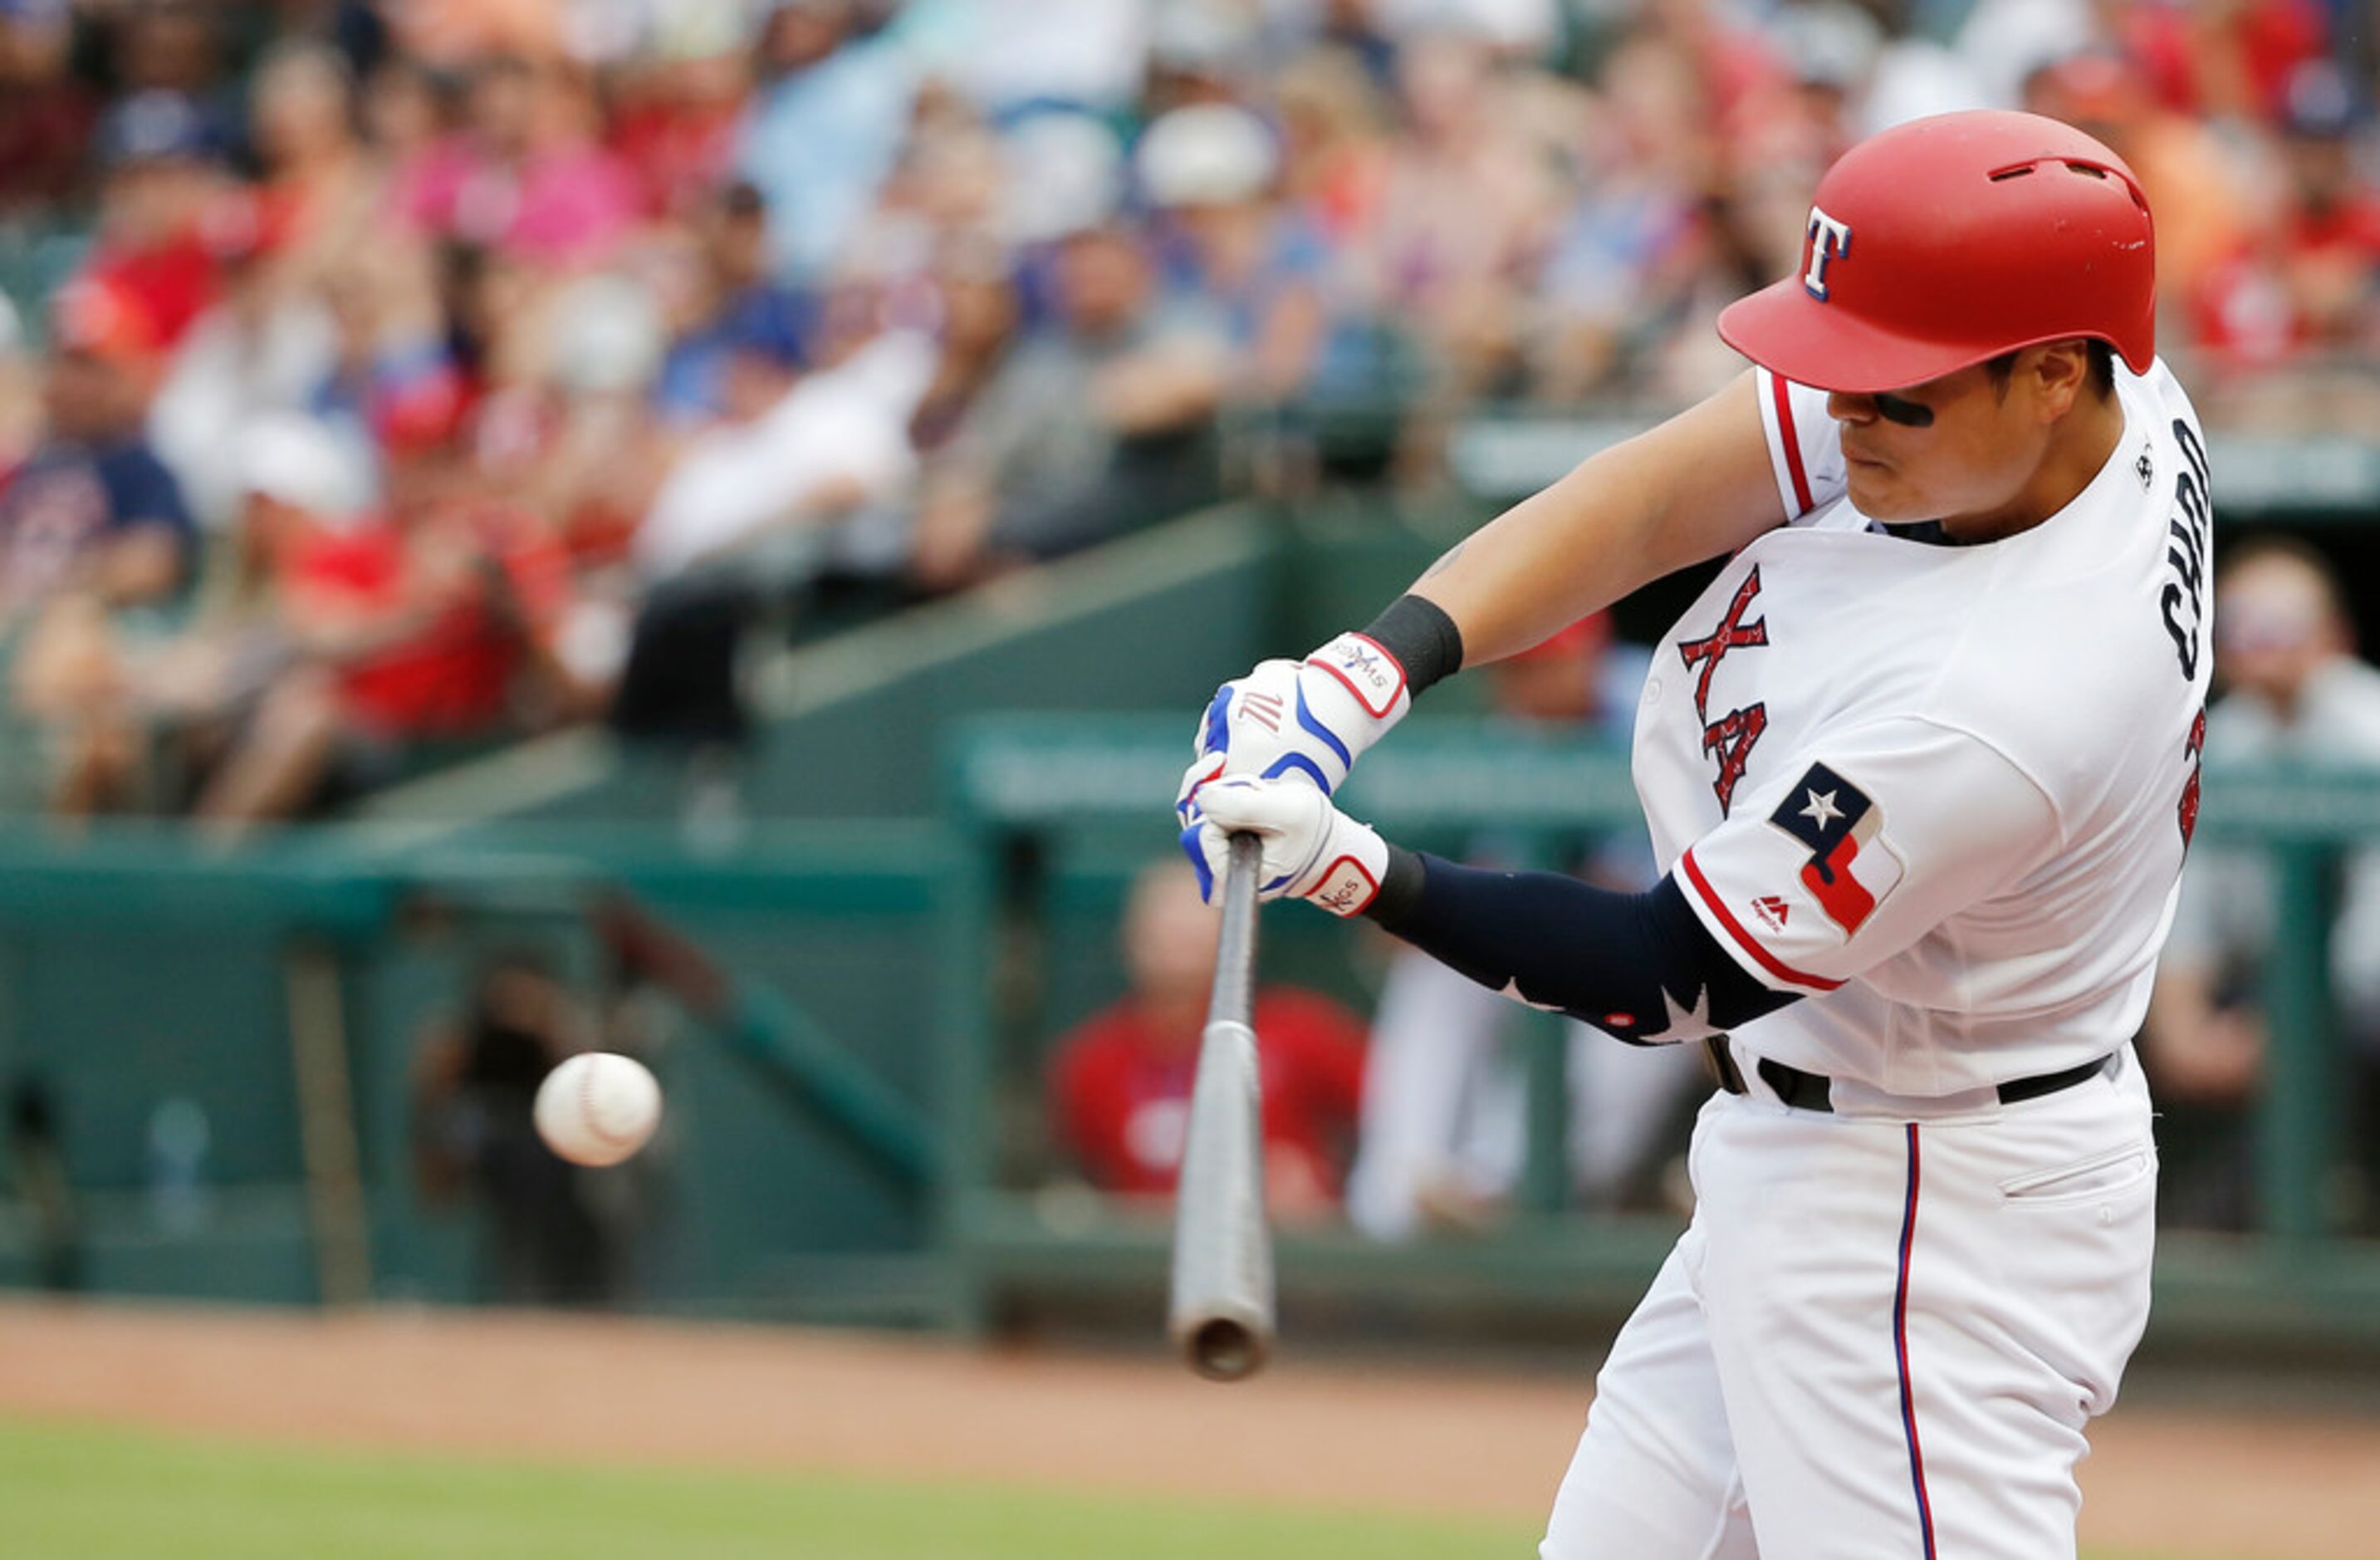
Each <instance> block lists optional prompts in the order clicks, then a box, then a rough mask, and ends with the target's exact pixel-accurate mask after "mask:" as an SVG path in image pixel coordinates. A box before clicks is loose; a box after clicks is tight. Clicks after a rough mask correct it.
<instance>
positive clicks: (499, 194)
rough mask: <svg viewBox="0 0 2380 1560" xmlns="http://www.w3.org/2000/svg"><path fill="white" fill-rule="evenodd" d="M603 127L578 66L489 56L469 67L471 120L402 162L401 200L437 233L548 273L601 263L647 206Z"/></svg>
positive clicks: (414, 218) (412, 218)
mask: <svg viewBox="0 0 2380 1560" xmlns="http://www.w3.org/2000/svg"><path fill="white" fill-rule="evenodd" d="M598 128H599V121H598V119H597V110H596V104H595V100H594V97H593V93H592V90H591V88H590V87H589V84H588V83H587V82H586V80H585V79H582V78H581V77H580V76H579V75H578V74H577V73H576V72H575V71H573V70H571V69H569V68H568V67H564V66H561V65H553V64H546V65H540V64H534V63H532V62H530V61H528V60H526V59H522V58H519V57H516V56H509V55H497V56H494V57H492V58H490V59H487V60H484V61H482V62H481V63H480V65H479V66H477V67H475V68H474V69H473V71H472V73H471V78H470V84H469V86H468V94H467V100H466V108H465V117H464V128H463V129H462V131H461V132H460V133H458V134H455V135H452V136H448V137H445V138H443V139H442V140H438V141H436V142H434V143H433V144H432V145H431V147H429V148H428V149H427V150H426V151H424V152H420V153H418V154H417V155H416V156H415V157H414V158H413V159H412V160H411V161H410V162H409V163H408V165H407V166H406V167H405V168H404V169H403V170H401V172H400V176H399V179H398V184H397V189H396V195H395V199H396V201H397V207H398V209H399V210H400V211H402V212H403V213H405V216H406V217H407V220H408V221H409V222H410V223H412V224H413V225H414V226H415V227H417V228H418V229H419V230H420V231H422V232H424V233H426V234H428V235H431V237H433V238H447V239H455V240H459V241H461V242H464V243H468V244H474V245H478V246H480V247H482V248H486V249H489V250H494V251H496V252H498V253H500V254H503V255H504V256H506V257H507V258H511V259H516V260H518V261H521V262H525V263H527V264H528V265H530V266H533V267H536V268H539V269H543V270H552V269H561V268H566V267H571V266H578V265H586V264H591V263H594V262H599V261H601V260H602V259H604V258H606V257H607V256H608V255H609V254H610V252H611V251H612V250H613V248H614V247H615V246H617V245H618V244H619V243H620V242H621V240H622V239H623V238H625V236H626V235H627V232H628V230H629V228H630V226H631V225H633V224H634V222H635V221H636V219H637V215H638V213H639V211H640V209H641V207H640V195H639V191H638V189H637V180H636V177H635V175H634V174H633V173H632V172H631V171H630V170H629V169H628V168H627V167H626V166H625V165H623V164H622V163H621V162H620V161H619V160H618V159H617V158H615V157H613V155H612V154H611V153H610V152H607V151H605V150H604V149H603V147H602V145H601V142H600V141H598V140H596V132H597V130H598Z"/></svg>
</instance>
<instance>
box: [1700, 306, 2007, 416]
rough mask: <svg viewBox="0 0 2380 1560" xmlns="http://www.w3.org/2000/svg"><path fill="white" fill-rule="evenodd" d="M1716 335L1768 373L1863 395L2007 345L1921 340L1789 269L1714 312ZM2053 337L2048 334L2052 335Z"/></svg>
mask: <svg viewBox="0 0 2380 1560" xmlns="http://www.w3.org/2000/svg"><path fill="white" fill-rule="evenodd" d="M1718 335H1719V339H1720V340H1721V341H1724V342H1726V343H1727V344H1728V345H1729V346H1730V347H1734V348H1735V349H1736V350H1737V351H1739V352H1741V353H1743V355H1744V356H1745V357H1747V358H1749V359H1751V360H1753V361H1754V362H1755V363H1758V364H1759V365H1760V366H1761V367H1762V368H1765V369H1767V371H1768V372H1771V373H1773V374H1776V375H1778V376H1779V378H1782V379H1789V380H1791V381H1792V382H1793V383H1794V384H1806V385H1808V386H1809V387H1810V388H1812V389H1813V390H1840V391H1843V392H1845V393H1847V394H1851V395H1868V394H1872V393H1874V392H1876V391H1878V390H1900V389H1905V388H1907V387H1908V386H1910V385H1913V384H1925V382H1926V381H1927V380H1929V379H1939V378H1941V377H1942V376H1943V375H1944V374H1946V373H1956V372H1958V371H1959V370H1961V369H1963V368H1966V367H1968V366H1970V365H1971V364H1974V363H1980V362H1982V361H1984V360H1985V359H1987V358H1992V357H1996V356H1998V354H1999V353H2000V352H2003V351H2005V350H2007V348H2006V347H2001V346H1994V345H1990V344H1983V343H1974V342H1965V343H1951V342H1945V341H1939V340H1921V339H1919V338H1917V337H1914V336H1907V335H1900V334H1899V333H1897V332H1894V331H1889V330H1886V329H1885V328H1883V327H1882V326H1880V325H1877V324H1876V323H1873V322H1871V321H1868V320H1864V319H1862V318H1861V317H1860V316H1859V315H1857V314H1854V313H1852V312H1851V311H1848V310H1844V309H1836V308H1830V307H1828V305H1827V304H1826V303H1824V302H1821V301H1820V300H1819V299H1815V298H1813V297H1811V296H1810V291H1809V289H1808V288H1807V287H1805V286H1803V285H1802V278H1800V277H1799V276H1788V277H1787V278H1785V280H1783V281H1781V282H1776V283H1772V284H1770V285H1769V286H1765V287H1763V288H1761V289H1760V290H1759V291H1758V292H1756V293H1753V294H1751V295H1750V296H1749V297H1746V298H1741V299H1737V300H1736V301H1735V302H1733V303H1730V304H1729V305H1728V306H1727V307H1726V308H1725V309H1723V310H1721V311H1719V316H1718ZM2053 339H2054V338H2053Z"/></svg>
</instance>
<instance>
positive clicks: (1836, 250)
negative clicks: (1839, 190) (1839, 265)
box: [1802, 206, 1852, 303]
mask: <svg viewBox="0 0 2380 1560" xmlns="http://www.w3.org/2000/svg"><path fill="white" fill-rule="evenodd" d="M1808 232H1809V235H1810V269H1809V270H1808V271H1806V272H1804V273H1803V276H1802V286H1803V290H1804V291H1806V292H1808V293H1809V295H1810V296H1811V297H1812V298H1815V299H1817V300H1818V301H1819V302H1820V303H1824V302H1826V301H1827V264H1828V262H1829V261H1836V260H1840V259H1841V258H1842V257H1843V256H1845V255H1847V254H1849V253H1851V252H1852V225H1851V224H1850V223H1848V222H1844V221H1841V220H1840V219H1839V218H1836V217H1831V216H1828V214H1827V213H1824V212H1822V211H1820V210H1819V209H1818V208H1817V207H1815V206H1812V207H1811V208H1810V225H1809V228H1808Z"/></svg>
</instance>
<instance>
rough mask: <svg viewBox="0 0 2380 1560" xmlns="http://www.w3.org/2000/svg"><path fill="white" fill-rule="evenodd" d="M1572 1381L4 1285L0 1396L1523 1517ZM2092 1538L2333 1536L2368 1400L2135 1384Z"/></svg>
mask: <svg viewBox="0 0 2380 1560" xmlns="http://www.w3.org/2000/svg"><path fill="white" fill-rule="evenodd" d="M1584 1408H1585V1392H1584V1389H1583V1386H1582V1384H1581V1383H1578V1382H1573V1381H1568V1380H1564V1381H1545V1380H1527V1379H1515V1378H1513V1377H1512V1376H1509V1375H1488V1374H1484V1373H1475V1372H1457V1371H1413V1370H1398V1371H1393V1372H1390V1371H1381V1370H1378V1369H1373V1368H1357V1367H1354V1366H1348V1365H1337V1364H1334V1365H1315V1364H1300V1363H1297V1362H1294V1361H1293V1362H1291V1363H1289V1364H1286V1365H1284V1366H1282V1367H1281V1368H1279V1369H1277V1370H1276V1371H1273V1372H1271V1373H1269V1375H1267V1376H1266V1377H1264V1378H1261V1379H1259V1380H1257V1381H1256V1382H1253V1383H1248V1384H1246V1385H1244V1386H1240V1387H1235V1388H1231V1389H1220V1388H1217V1387H1213V1386H1209V1385H1206V1384H1203V1383H1197V1382H1195V1381H1192V1380H1191V1379H1189V1378H1188V1377H1187V1376H1186V1375H1184V1373H1183V1372H1182V1371H1180V1370H1178V1369H1177V1368H1174V1367H1172V1366H1171V1365H1169V1364H1165V1363H1161V1362H1159V1361H1157V1360H1154V1359H1151V1360H1147V1361H1142V1360H1117V1359H1084V1358H1077V1357H1051V1356H1047V1355H1038V1354H1020V1353H996V1352H995V1353H982V1352H976V1351H971V1350H968V1349H965V1348H961V1347H955V1346H951V1345H943V1344H937V1343H931V1342H917V1341H911V1340H905V1339H884V1338H879V1337H873V1336H868V1335H849V1334H818V1333H796V1332H789V1331H782V1330H773V1329H762V1328H745V1327H720V1326H688V1325H678V1324H666V1323H659V1322H628V1321H605V1320H566V1321H565V1320H554V1319H549V1318H542V1317H535V1318H532V1317H503V1316H495V1317H490V1316H480V1315H456V1314H450V1313H431V1314H426V1315H424V1314H374V1315H366V1316H352V1317H316V1316H311V1315H297V1314H288V1313H259V1312H249V1311H240V1312H210V1311H189V1310H150V1309H142V1308H135V1307H123V1306H108V1307H89V1308H67V1307H53V1306H42V1305H33V1304H0V1415H7V1416H10V1417H36V1418H38V1417H44V1416H60V1417H69V1418H74V1419H81V1420H103V1421H112V1422H118V1423H127V1424H138V1425H144V1426H152V1427H162V1428H167V1429H176V1430H183V1431H195V1432H210V1433H229V1434H235V1435H239V1436H245V1437H255V1438H260V1439H266V1440H274V1441H296V1442H308V1443H323V1442H334V1443H341V1444H351V1445H361V1446H385V1447H408V1448H424V1449H428V1448H435V1449H438V1450H441V1451H447V1452H457V1451H460V1452H475V1451H476V1452H489V1453H501V1454H505V1455H510V1456H534V1457H542V1458H565V1459H573V1460H578V1459H584V1460H589V1461H598V1462H601V1461H623V1460H627V1461H635V1462H637V1463H655V1462H663V1463H681V1464H686V1465H695V1466H705V1467H713V1468H745V1469H807V1470H824V1471H845V1472H853V1473H862V1474H881V1475H891V1476H905V1477H946V1476H954V1477H961V1478H967V1479H976V1480H984V1481H1002V1482H1018V1483H1028V1484H1034V1485H1040V1486H1045V1487H1051V1488H1062V1489H1071V1490H1082V1489H1110V1490H1115V1491H1129V1492H1139V1493H1173V1494H1189V1495H1202V1496H1220V1497H1228V1498H1231V1499H1233V1500H1241V1501H1262V1502H1282V1503H1294V1504H1297V1505H1324V1506H1329V1505H1338V1506H1345V1507H1351V1508H1354V1507H1360V1508H1364V1509H1368V1510H1373V1511H1382V1510H1389V1511H1395V1510H1409V1511H1413V1512H1415V1513H1445V1514H1461V1515H1479V1516H1489V1517H1503V1518H1508V1519H1510V1520H1512V1521H1513V1522H1515V1523H1519V1524H1525V1523H1528V1522H1532V1521H1534V1520H1536V1518H1537V1517H1539V1516H1540V1515H1541V1513H1542V1511H1543V1509H1544V1507H1545V1505H1546V1503H1547V1501H1548V1497H1549V1496H1550V1493H1551V1492H1552V1489H1553V1486H1554V1483H1555V1481H1557V1480H1558V1478H1559V1477H1560V1471H1561V1468H1562V1464H1563V1462H1564V1461H1565V1459H1566V1458H1567V1456H1568V1454H1569V1450H1570V1446H1571V1444H1572V1442H1573V1440H1574V1439H1575V1437H1576V1434H1577V1430H1578V1425H1579V1422H1580V1418H1581V1415H1582V1413H1583V1411H1584ZM2096 1439H2097V1441H2098V1451H2097V1453H2096V1455H2095V1456H2093V1457H2092V1459H2091V1460H2090V1462H2089V1463H2088V1464H2087V1465H2085V1468H2084V1473H2083V1488H2084V1492H2085V1495H2086V1505H2085V1510H2084V1513H2083V1532H2084V1537H2085V1539H2086V1541H2088V1542H2093V1543H2096V1544H2104V1545H2108V1546H2115V1547H2123V1548H2137V1549H2143V1550H2158V1551H2163V1552H2168V1553H2172V1554H2209V1555H2224V1556H2239V1557H2248V1556H2265V1555H2272V1556H2289V1560H2349V1557H2350V1556H2355V1557H2362V1556H2369V1555H2371V1554H2374V1538H2373V1535H2374V1533H2375V1532H2380V1422H2374V1421H2373V1420H2362V1419H2350V1418H2338V1417H2304V1416H2300V1417H2279V1416H2269V1417H2268V1416H2260V1415H2242V1414H2237V1413H2216V1412H2212V1411H2206V1410H2182V1409H2174V1408H2157V1407H2153V1406H2142V1407H2130V1406H2128V1407H2127V1408H2124V1409H2121V1410H2119V1412H2118V1413H2117V1414H2116V1415H2115V1416H2113V1417H2112V1418H2111V1419H2109V1420H2105V1421H2103V1422H2102V1426H2101V1429H2100V1432H2099V1434H2098V1436H2097V1438H2096Z"/></svg>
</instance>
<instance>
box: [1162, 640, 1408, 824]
mask: <svg viewBox="0 0 2380 1560" xmlns="http://www.w3.org/2000/svg"><path fill="white" fill-rule="evenodd" d="M1411 708H1413V695H1412V694H1411V693H1410V692H1409V691H1408V690H1407V689H1406V687H1405V669H1404V668H1403V666H1400V665H1399V664H1397V658H1396V657H1395V656H1393V655H1390V653H1389V652H1387V651H1385V650H1382V649H1381V648H1380V647H1379V646H1378V645H1377V644H1375V643H1373V642H1372V641H1371V640H1368V639H1366V638H1365V637H1364V636H1363V635H1361V634H1354V633H1348V634H1342V635H1340V636H1339V637H1338V638H1337V639H1335V640H1331V641H1330V643H1329V644H1326V645H1324V646H1323V647H1322V648H1321V649H1319V650H1318V651H1316V652H1314V653H1313V654H1311V655H1309V656H1307V657H1306V658H1305V660H1303V661H1265V662H1259V663H1258V664H1257V667H1256V669H1255V670H1254V671H1252V672H1250V673H1248V675H1247V676H1244V677H1234V678H1233V679H1232V680H1231V681H1230V682H1227V683H1225V684H1224V685H1223V686H1222V687H1221V688H1220V689H1216V690H1215V697H1214V699H1213V701H1210V702H1209V703H1208V706H1207V713H1205V714H1204V715H1202V716H1200V717H1199V720H1198V734H1197V737H1196V752H1197V755H1198V756H1197V757H1196V759H1194V760H1192V761H1191V764H1190V767H1189V769H1188V770H1187V771H1185V772H1184V774H1183V776H1182V788H1181V789H1180V790H1179V791H1177V792H1176V793H1175V794H1174V798H1173V808H1174V811H1175V813H1176V815H1177V816H1178V817H1179V818H1180V820H1181V823H1182V826H1183V828H1184V830H1185V831H1186V830H1188V829H1189V828H1191V827H1192V826H1193V823H1194V822H1195V820H1194V819H1193V818H1192V816H1191V814H1192V812H1193V811H1194V810H1195V808H1196V798H1197V795H1198V789H1199V787H1200V786H1205V785H1206V784H1208V782H1209V781H1212V780H1218V779H1221V778H1223V777H1224V776H1226V775H1232V776H1241V777H1245V778H1248V779H1254V780H1279V779H1282V778H1286V777H1294V778H1297V779H1301V780H1304V781H1305V782H1306V783H1307V784H1309V785H1312V786H1316V787H1318V789H1319V790H1321V792H1322V793H1323V794H1324V795H1325V796H1329V795H1330V794H1332V793H1334V792H1336V791H1337V790H1338V789H1339V787H1340V786H1342V785H1344V784H1346V781H1347V772H1348V771H1349V770H1351V769H1353V768H1354V767H1355V760H1356V759H1357V758H1359V757H1360V756H1362V754H1363V752H1364V750H1366V748H1369V747H1370V746H1371V745H1372V744H1373V743H1375V742H1377V741H1378V740H1379V739H1380V737H1382V736H1384V735H1385V734H1386V733H1387V732H1388V729H1389V728H1390V726H1392V725H1396V724H1397V722H1399V721H1401V720H1403V718H1404V714H1405V712H1406V711H1407V710H1409V709H1411ZM1187 843H1188V841H1187V836H1186V834H1185V836H1184V844H1185V845H1186V844H1187Z"/></svg>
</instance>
